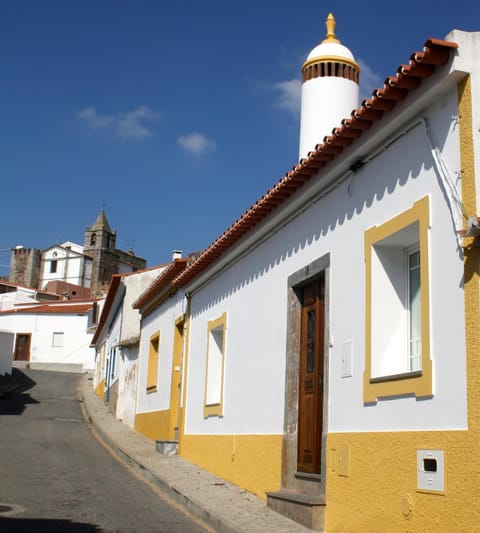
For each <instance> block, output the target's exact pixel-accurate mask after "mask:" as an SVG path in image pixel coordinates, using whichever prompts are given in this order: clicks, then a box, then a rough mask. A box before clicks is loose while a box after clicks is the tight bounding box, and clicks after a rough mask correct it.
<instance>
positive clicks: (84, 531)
mask: <svg viewBox="0 0 480 533" xmlns="http://www.w3.org/2000/svg"><path fill="white" fill-rule="evenodd" d="M0 531H1V532H2V533H33V532H35V533H53V532H55V533H102V532H103V529H100V528H98V527H97V526H95V525H93V524H84V523H80V522H71V521H70V520H55V519H50V518H47V519H38V518H2V517H0Z"/></svg>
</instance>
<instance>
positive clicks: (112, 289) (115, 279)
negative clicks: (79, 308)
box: [90, 274, 125, 346]
mask: <svg viewBox="0 0 480 533" xmlns="http://www.w3.org/2000/svg"><path fill="white" fill-rule="evenodd" d="M124 276H125V274H112V277H111V278H110V284H109V286H108V290H107V297H106V298H105V303H104V304H103V309H102V313H101V314H100V318H99V319H98V324H97V328H96V329H95V333H94V335H93V338H92V341H91V343H90V345H91V346H94V345H95V344H96V342H97V340H98V337H99V336H100V332H101V331H102V328H103V326H104V325H105V321H106V320H107V316H108V313H109V312H110V309H111V307H112V305H113V301H114V299H115V295H116V294H117V290H118V287H119V286H120V281H121V280H122V277H124Z"/></svg>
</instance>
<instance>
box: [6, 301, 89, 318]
mask: <svg viewBox="0 0 480 533" xmlns="http://www.w3.org/2000/svg"><path fill="white" fill-rule="evenodd" d="M92 306H93V301H90V302H89V303H82V304H71V305H68V304H63V305H51V304H42V305H35V306H30V307H23V306H22V307H15V308H13V309H7V310H6V311H1V312H0V314H2V315H7V314H12V313H14V314H65V315H72V314H75V315H78V314H85V313H87V312H88V311H89V310H90V309H91V308H92Z"/></svg>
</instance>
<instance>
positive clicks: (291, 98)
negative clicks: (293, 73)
mask: <svg viewBox="0 0 480 533" xmlns="http://www.w3.org/2000/svg"><path fill="white" fill-rule="evenodd" d="M273 88H274V90H275V91H276V92H277V98H276V100H275V101H274V106H275V107H278V108H279V109H285V110H286V111H288V112H289V113H291V114H292V115H293V116H294V117H295V118H298V117H299V116H300V100H301V91H302V83H301V81H300V80H298V79H294V80H286V81H279V82H277V83H275V84H274V86H273Z"/></svg>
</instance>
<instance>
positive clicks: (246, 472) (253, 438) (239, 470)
mask: <svg viewBox="0 0 480 533" xmlns="http://www.w3.org/2000/svg"><path fill="white" fill-rule="evenodd" d="M181 455H182V457H184V458H185V459H187V460H188V461H190V462H192V463H195V464H197V465H199V466H201V467H202V468H204V469H205V470H208V471H209V472H212V473H213V474H215V475H216V476H218V477H220V478H222V479H226V480H228V481H231V482H232V483H235V484H236V485H237V486H239V487H241V488H243V489H245V490H247V491H249V492H252V493H254V494H256V495H257V496H259V497H260V498H265V497H266V496H265V492H266V491H272V492H273V491H277V490H279V488H280V480H281V470H282V435H185V436H184V441H183V446H182V452H181Z"/></svg>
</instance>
